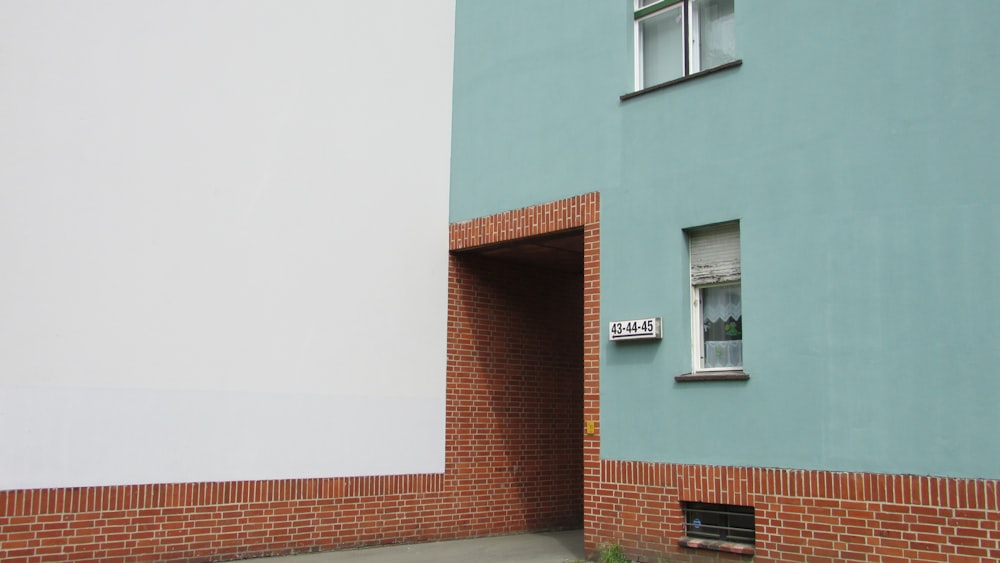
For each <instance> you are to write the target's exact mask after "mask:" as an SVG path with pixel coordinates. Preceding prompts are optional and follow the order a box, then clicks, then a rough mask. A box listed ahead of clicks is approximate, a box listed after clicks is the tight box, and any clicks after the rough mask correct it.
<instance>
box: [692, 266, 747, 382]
mask: <svg viewBox="0 0 1000 563" xmlns="http://www.w3.org/2000/svg"><path fill="white" fill-rule="evenodd" d="M742 281H743V280H742V279H740V280H739V281H735V282H725V283H713V284H705V285H692V286H691V373H718V372H731V371H743V365H742V364H740V365H738V366H725V367H718V368H707V367H705V329H704V324H703V321H702V318H701V317H702V308H701V303H702V298H701V292H702V290H703V289H705V288H711V287H727V286H735V285H738V286H740V291H741V292H742V289H743V287H742V285H743V284H742ZM740 340H741V341H742V338H741V339H740Z"/></svg>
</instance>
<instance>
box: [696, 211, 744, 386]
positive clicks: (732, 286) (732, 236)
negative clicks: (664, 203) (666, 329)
mask: <svg viewBox="0 0 1000 563" xmlns="http://www.w3.org/2000/svg"><path fill="white" fill-rule="evenodd" d="M687 234H688V248H689V253H690V257H691V342H692V352H691V356H692V363H693V364H694V365H693V366H692V367H693V372H695V373H697V372H702V373H705V372H709V373H710V372H720V371H741V370H742V369H743V300H742V292H741V290H740V281H741V274H740V224H739V221H733V222H729V223H720V224H716V225H710V226H706V227H699V228H697V229H689V230H688V231H687Z"/></svg>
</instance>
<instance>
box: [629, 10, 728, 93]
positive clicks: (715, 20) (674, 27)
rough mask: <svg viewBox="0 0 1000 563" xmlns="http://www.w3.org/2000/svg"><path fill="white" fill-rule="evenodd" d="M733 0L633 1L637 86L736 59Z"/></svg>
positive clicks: (649, 84) (642, 86)
mask: <svg viewBox="0 0 1000 563" xmlns="http://www.w3.org/2000/svg"><path fill="white" fill-rule="evenodd" d="M734 1H735V0H634V2H635V33H634V35H635V89H636V90H642V89H643V88H648V87H650V86H655V85H657V84H662V83H664V82H669V81H671V80H675V79H677V78H681V77H684V76H688V75H691V74H695V73H697V72H701V71H703V70H708V69H711V68H715V67H717V66H721V65H724V64H726V63H729V62H732V61H735V60H736V21H735V17H734V16H735V11H734V6H733V4H734Z"/></svg>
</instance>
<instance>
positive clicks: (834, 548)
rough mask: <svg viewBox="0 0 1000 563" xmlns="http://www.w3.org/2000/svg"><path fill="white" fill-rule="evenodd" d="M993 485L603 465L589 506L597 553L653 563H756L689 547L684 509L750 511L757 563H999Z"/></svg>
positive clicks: (999, 515) (999, 513)
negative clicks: (616, 551) (704, 505)
mask: <svg viewBox="0 0 1000 563" xmlns="http://www.w3.org/2000/svg"><path fill="white" fill-rule="evenodd" d="M997 485H998V483H997V481H995V480H981V479H954V478H944V477H924V476H916V475H882V474H871V473H840V472H831V471H805V470H787V469H763V468H748V467H713V466H700V465H675V464H666V463H646V462H627V461H611V460H604V461H602V462H601V482H600V485H599V487H598V497H599V499H600V500H599V502H597V503H595V504H593V505H591V504H589V503H588V504H587V506H586V525H587V526H592V527H593V529H594V535H595V536H596V540H597V542H598V545H600V544H605V543H615V542H617V543H619V544H620V545H622V547H623V548H624V549H625V551H626V552H627V553H629V554H630V555H632V556H633V557H639V558H644V559H645V560H651V561H655V560H656V557H663V556H667V555H669V556H670V557H671V558H672V559H671V560H677V561H714V560H726V561H738V560H750V559H751V558H749V557H743V558H742V559H741V557H739V556H735V555H729V554H714V553H711V552H701V551H699V550H691V549H684V548H680V547H678V546H677V541H678V539H679V538H681V537H682V536H683V535H684V532H683V527H684V518H683V514H682V512H681V507H680V503H681V502H682V501H692V502H710V503H720V504H736V505H743V506H753V507H754V509H755V512H756V536H757V537H756V546H755V547H756V556H755V558H753V560H754V561H764V562H771V561H773V562H808V563H836V562H841V561H859V562H861V561H864V562H881V563H896V562H900V563H901V562H903V561H920V562H924V561H949V562H972V561H975V562H983V563H985V562H987V561H997V560H1000V509H998V504H1000V487H998V486H997Z"/></svg>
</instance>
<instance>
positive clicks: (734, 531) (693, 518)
mask: <svg viewBox="0 0 1000 563" xmlns="http://www.w3.org/2000/svg"><path fill="white" fill-rule="evenodd" d="M682 506H683V508H684V532H685V535H686V536H687V537H688V538H690V539H703V540H716V541H722V542H732V543H742V544H748V545H753V543H754V515H753V507H752V506H734V505H731V504H710V503H705V502H685V503H682Z"/></svg>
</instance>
